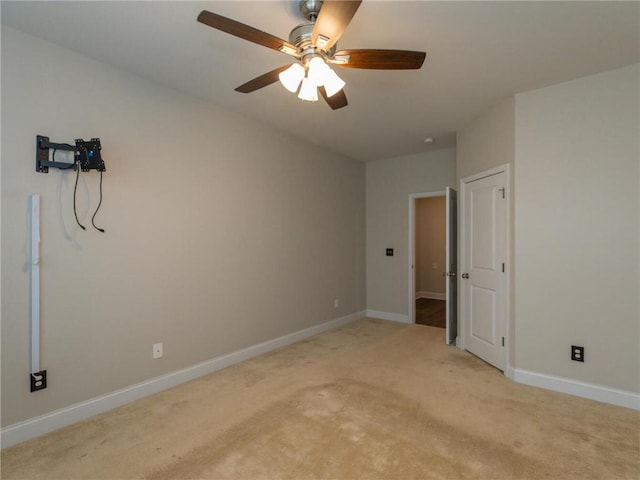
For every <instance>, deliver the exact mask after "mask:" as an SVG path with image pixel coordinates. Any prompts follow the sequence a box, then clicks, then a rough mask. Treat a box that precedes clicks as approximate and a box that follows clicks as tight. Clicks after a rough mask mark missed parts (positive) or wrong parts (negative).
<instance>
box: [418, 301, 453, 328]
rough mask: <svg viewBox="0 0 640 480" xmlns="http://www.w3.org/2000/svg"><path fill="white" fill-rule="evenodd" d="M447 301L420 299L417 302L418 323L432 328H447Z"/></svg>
mask: <svg viewBox="0 0 640 480" xmlns="http://www.w3.org/2000/svg"><path fill="white" fill-rule="evenodd" d="M446 305H447V302H446V301H445V300H434V299H432V298H419V299H417V300H416V323H417V324H419V325H429V326H432V327H440V328H445V325H446V310H445V309H446Z"/></svg>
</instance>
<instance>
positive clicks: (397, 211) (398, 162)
mask: <svg viewBox="0 0 640 480" xmlns="http://www.w3.org/2000/svg"><path fill="white" fill-rule="evenodd" d="M366 170H367V309H368V310H370V311H373V312H378V313H379V312H382V313H383V314H388V315H383V316H386V317H390V318H394V319H397V320H403V321H409V318H408V313H409V312H408V306H409V295H410V294H409V195H410V194H412V193H428V192H439V191H444V189H445V188H446V187H447V186H454V184H455V178H456V177H455V150H454V149H443V150H436V151H434V152H430V153H424V154H416V155H409V156H405V157H399V158H391V159H387V160H379V161H375V162H367V165H366ZM387 247H391V248H394V250H395V256H393V257H387V256H385V249H386V248H387ZM412 293H413V292H412Z"/></svg>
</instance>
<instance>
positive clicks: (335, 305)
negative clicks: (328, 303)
mask: <svg viewBox="0 0 640 480" xmlns="http://www.w3.org/2000/svg"><path fill="white" fill-rule="evenodd" d="M339 306H340V300H338V299H337V298H336V299H334V300H333V308H338V307H339Z"/></svg>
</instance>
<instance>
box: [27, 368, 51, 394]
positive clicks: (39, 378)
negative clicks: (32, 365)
mask: <svg viewBox="0 0 640 480" xmlns="http://www.w3.org/2000/svg"><path fill="white" fill-rule="evenodd" d="M29 377H30V378H31V391H32V392H37V391H38V390H44V389H45V388H47V371H46V370H40V371H39V372H36V373H32V374H30V375H29Z"/></svg>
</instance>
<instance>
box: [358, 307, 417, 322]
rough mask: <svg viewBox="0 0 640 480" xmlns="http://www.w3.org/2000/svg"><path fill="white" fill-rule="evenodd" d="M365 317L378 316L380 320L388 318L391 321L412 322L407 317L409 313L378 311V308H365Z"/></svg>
mask: <svg viewBox="0 0 640 480" xmlns="http://www.w3.org/2000/svg"><path fill="white" fill-rule="evenodd" d="M365 314H366V316H367V317H371V318H378V319H380V320H390V321H392V322H401V323H412V322H411V320H410V319H409V315H403V314H401V313H389V312H380V311H378V310H367V311H366V312H365Z"/></svg>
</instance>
